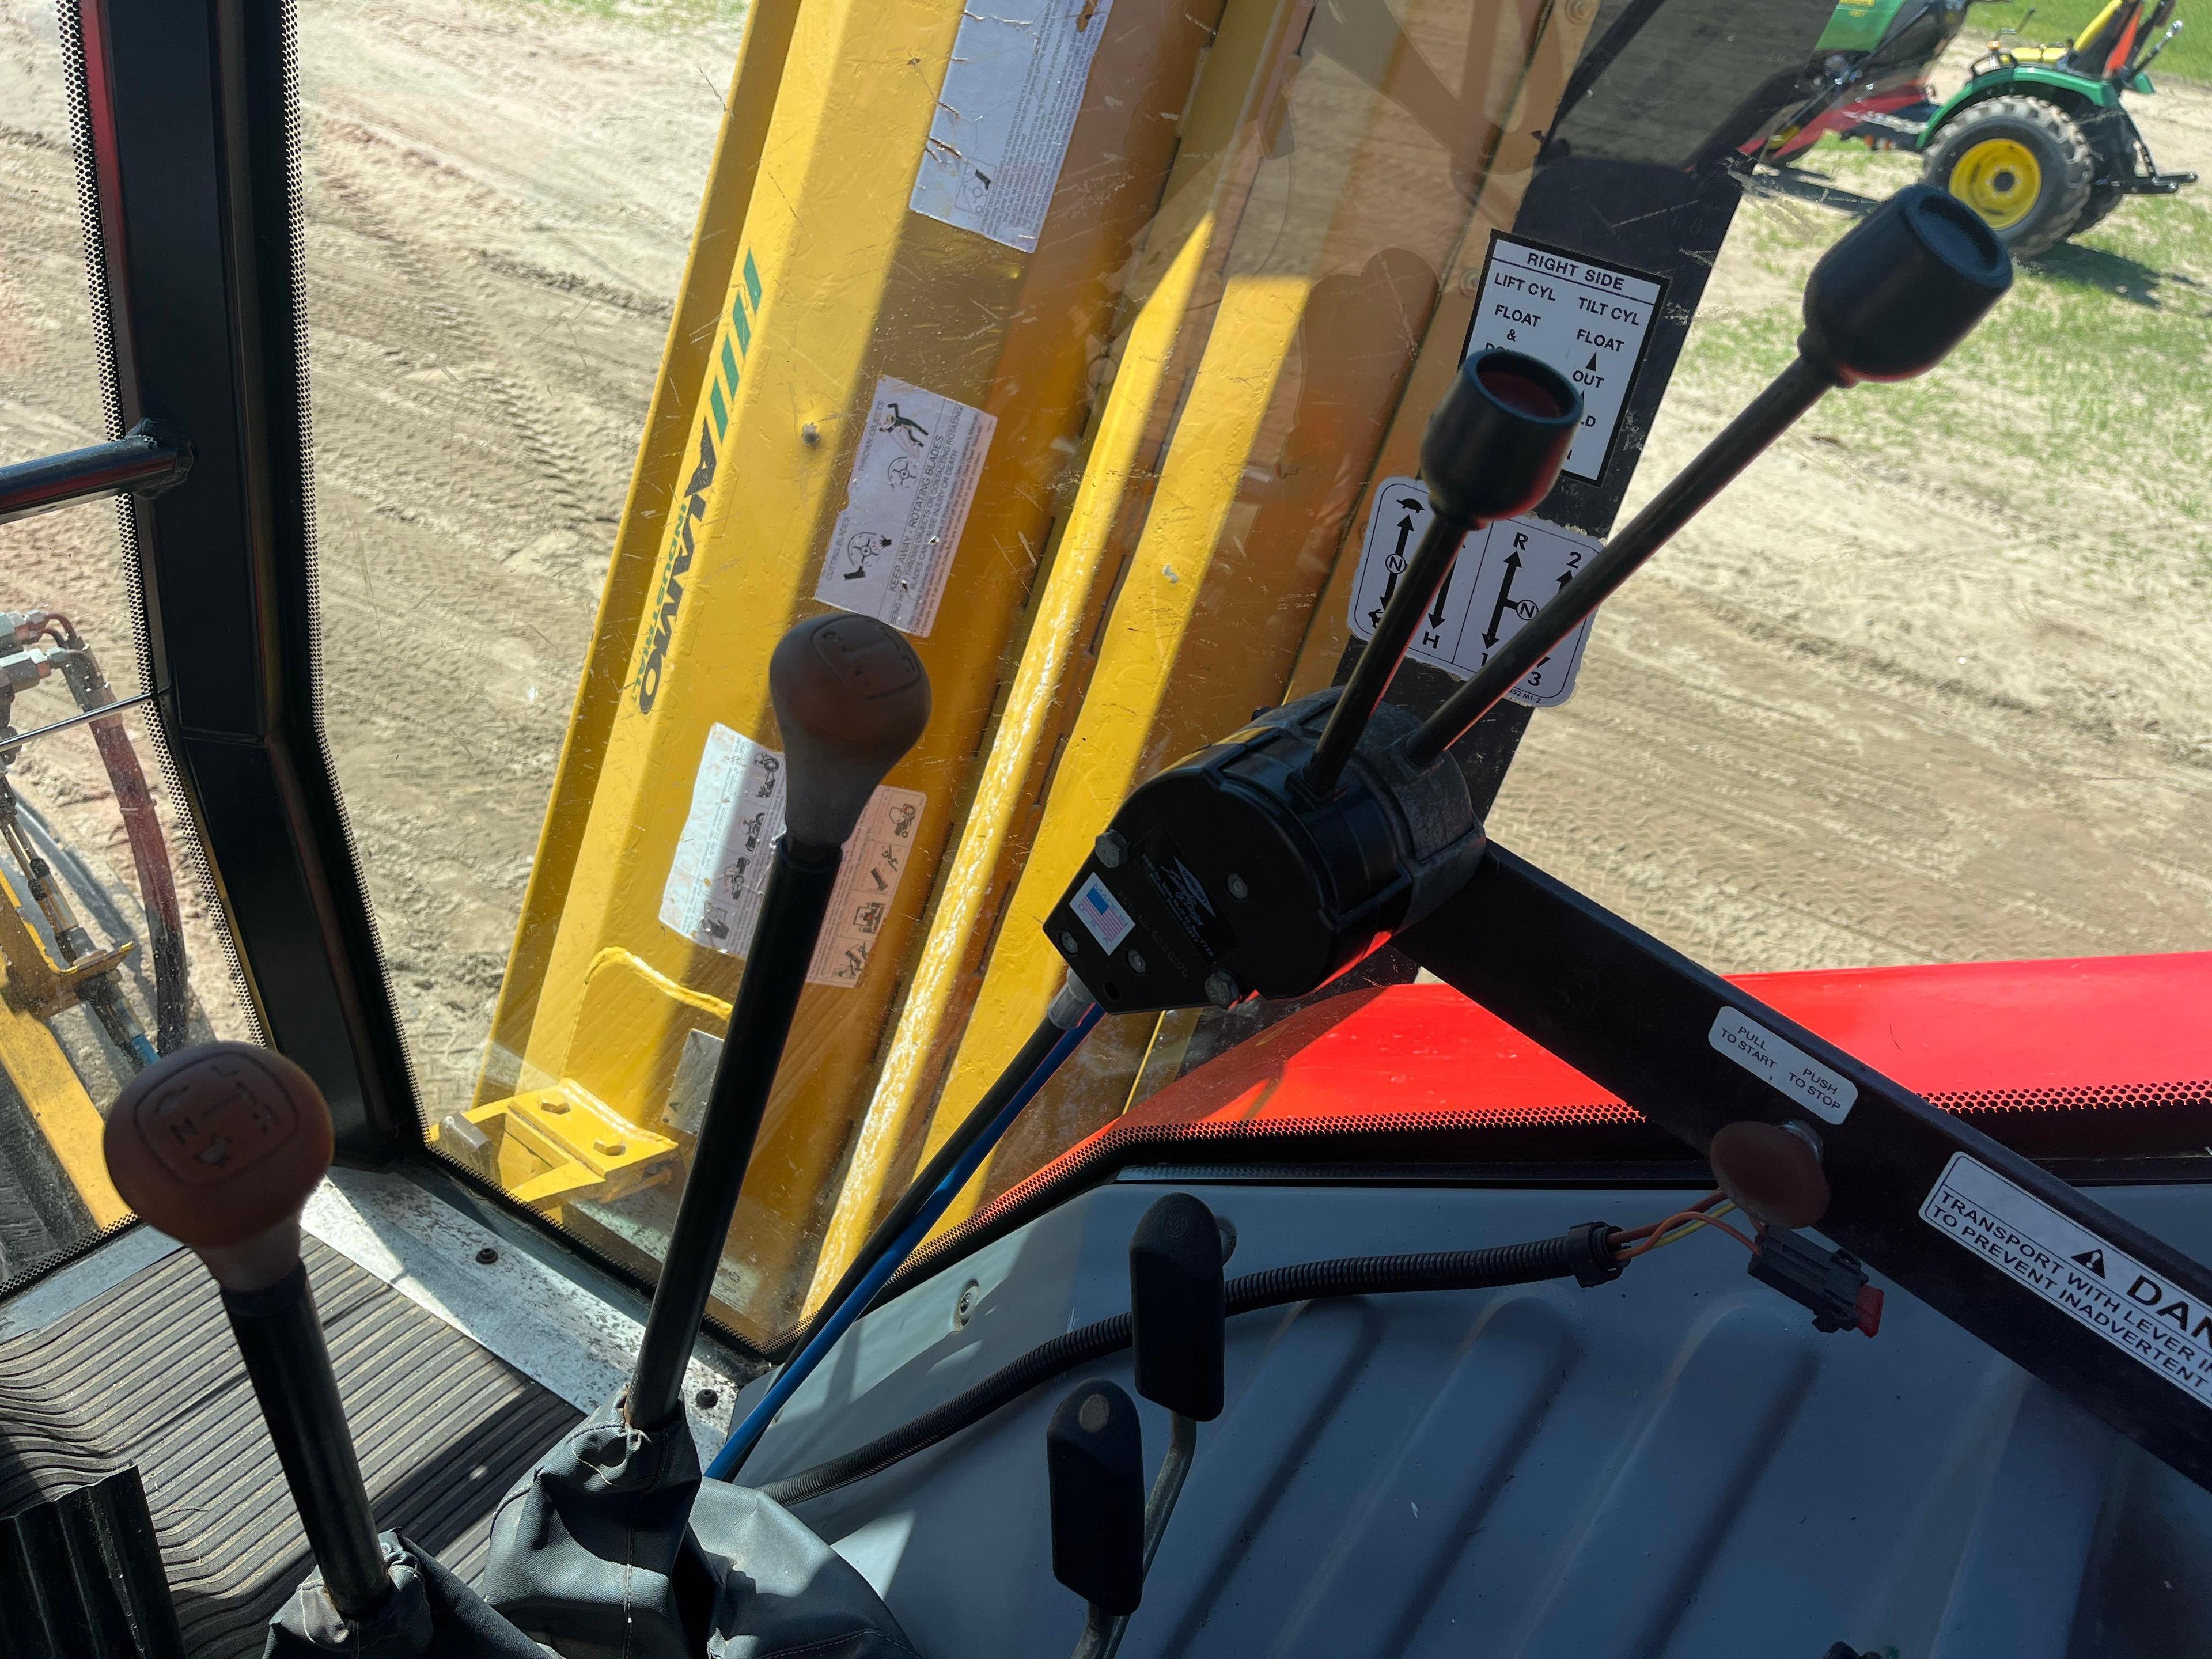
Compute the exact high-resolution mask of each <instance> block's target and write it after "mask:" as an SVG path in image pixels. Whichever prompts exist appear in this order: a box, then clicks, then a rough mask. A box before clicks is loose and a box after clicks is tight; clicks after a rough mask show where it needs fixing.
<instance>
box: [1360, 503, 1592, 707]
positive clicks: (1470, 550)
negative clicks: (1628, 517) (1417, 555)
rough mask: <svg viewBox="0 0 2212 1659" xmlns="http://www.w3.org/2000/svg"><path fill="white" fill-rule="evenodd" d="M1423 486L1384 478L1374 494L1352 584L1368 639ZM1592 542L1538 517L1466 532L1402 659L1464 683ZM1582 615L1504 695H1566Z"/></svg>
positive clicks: (1416, 535) (1405, 552)
mask: <svg viewBox="0 0 2212 1659" xmlns="http://www.w3.org/2000/svg"><path fill="white" fill-rule="evenodd" d="M1430 512H1431V508H1430V507H1429V492H1428V488H1427V486H1425V484H1423V483H1421V482H1420V480H1419V479H1418V478H1403V477H1399V478H1385V479H1383V482H1382V483H1381V484H1380V485H1378V486H1377V487H1376V491H1375V505H1374V507H1373V508H1372V510H1371V511H1370V513H1368V517H1367V538H1366V539H1365V540H1364V542H1362V543H1361V544H1360V548H1359V570H1358V574H1357V575H1356V576H1355V577H1354V578H1353V580H1352V618H1351V621H1352V632H1353V633H1354V634H1355V635H1358V637H1360V638H1361V639H1363V640H1364V639H1369V638H1371V637H1373V635H1374V633H1375V630H1376V628H1377V627H1378V626H1380V625H1381V623H1382V621H1383V606H1385V605H1389V603H1390V601H1391V599H1394V598H1395V596H1396V594H1397V592H1398V579H1399V577H1401V575H1403V574H1405V570H1406V567H1407V564H1409V563H1410V562H1412V560H1413V550H1414V549H1415V548H1416V547H1418V546H1419V544H1420V540H1421V532H1423V531H1424V530H1425V529H1427V528H1428V524H1429V515H1430ZM1598 547H1599V544H1598V543H1597V542H1596V541H1595V540H1593V539H1592V538H1589V537H1588V536H1582V535H1577V534H1576V533H1575V532H1573V531H1571V530H1562V529H1561V528H1559V526H1557V525H1553V524H1546V523H1545V522H1544V521H1543V520H1541V519H1530V518H1520V519H1507V520H1500V521H1499V522H1498V523H1496V524H1492V525H1486V526H1484V527H1483V528H1482V529H1480V530H1474V531H1470V532H1468V536H1467V538H1466V539H1465V540H1464V541H1462V543H1461V544H1460V547H1459V555H1458V556H1457V558H1456V559H1455V561H1454V562H1453V565H1452V568H1451V574H1449V575H1448V576H1446V577H1445V578H1444V585H1443V591H1442V592H1439V593H1437V595H1436V597H1435V598H1434V599H1432V600H1431V602H1430V604H1429V608H1428V609H1427V610H1426V611H1424V612H1423V613H1422V615H1421V625H1420V626H1419V628H1418V629H1415V630H1414V633H1413V641H1412V642H1411V643H1410V644H1408V645H1407V647H1406V654H1407V656H1409V657H1412V658H1413V659H1415V660H1416V661H1419V662H1425V663H1429V664H1431V665H1434V666H1436V667H1437V668H1441V669H1443V671H1445V672H1446V673H1448V674H1450V675H1452V676H1453V677H1454V678H1458V679H1466V678H1468V677H1469V676H1470V675H1472V674H1473V673H1474V671H1476V670H1477V669H1479V668H1480V667H1481V666H1482V665H1483V664H1485V663H1486V662H1488V661H1489V660H1490V653H1492V652H1493V651H1495V650H1496V649H1498V647H1499V646H1501V645H1503V644H1504V642H1505V641H1508V640H1510V639H1511V638H1512V637H1513V636H1514V635H1516V634H1517V633H1519V632H1520V631H1521V628H1522V624H1523V623H1526V622H1528V620H1529V619H1530V618H1531V617H1534V616H1535V614H1536V613H1537V612H1538V611H1541V609H1543V606H1544V602H1545V601H1546V600H1547V599H1551V598H1553V596H1555V595H1556V594H1558V593H1559V592H1561V591H1562V590H1563V589H1565V586H1567V584H1568V583H1569V582H1571V581H1572V580H1574V579H1575V575H1576V574H1577V572H1578V571H1580V570H1581V569H1582V568H1583V564H1584V562H1586V561H1588V560H1589V557H1590V556H1592V555H1593V554H1595V552H1596V551H1597V550H1598ZM1596 620H1597V618H1596V617H1594V616H1591V617H1583V619H1582V621H1581V622H1580V623H1577V624H1576V626H1575V629H1574V631H1573V632H1571V634H1569V635H1567V637H1566V638H1565V639H1564V640H1561V641H1559V644H1558V645H1557V646H1556V647H1553V651H1552V653H1551V655H1549V656H1547V657H1545V658H1543V659H1541V660H1539V661H1538V663H1537V664H1536V665H1535V666H1534V668H1532V669H1530V670H1529V671H1528V673H1527V674H1526V675H1524V676H1523V677H1522V680H1521V683H1520V684H1517V685H1516V686H1515V687H1514V688H1513V689H1512V690H1510V691H1508V692H1507V693H1506V694H1505V695H1506V696H1509V697H1510V698H1511V699H1512V700H1513V701H1514V702H1522V703H1527V704H1528V705H1529V707H1531V708H1557V707H1558V706H1559V704H1561V703H1563V702H1565V701H1566V700H1567V698H1568V697H1569V696H1571V695H1572V694H1573V692H1574V689H1575V674H1576V671H1577V670H1578V669H1579V668H1580V667H1581V666H1582V660H1583V647H1584V646H1586V645H1588V644H1589V634H1590V624H1591V623H1594V622H1595V621H1596Z"/></svg>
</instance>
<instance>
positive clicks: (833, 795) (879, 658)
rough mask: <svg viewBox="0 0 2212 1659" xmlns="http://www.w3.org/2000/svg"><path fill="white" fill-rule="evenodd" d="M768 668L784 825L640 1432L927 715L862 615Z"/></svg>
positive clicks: (815, 626) (683, 1342)
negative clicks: (845, 884) (868, 820)
mask: <svg viewBox="0 0 2212 1659" xmlns="http://www.w3.org/2000/svg"><path fill="white" fill-rule="evenodd" d="M768 676H769V697H770V699H771V700H772V701H773V702H775V718H776V725H777V726H778V727H779V728H780V729H781V732H782V735H783V745H784V764H785V767H786V769H787V770H786V772H785V779H784V833H783V836H782V839H781V840H780V841H778V842H776V846H775V860H774V862H773V864H772V865H771V866H770V868H769V878H768V888H767V890H766V892H765V893H764V894H763V896H762V899H761V909H760V921H759V925H758V927H757V928H756V930H755V932H754V934H753V941H752V947H751V949H750V951H747V952H746V955H745V971H744V979H743V980H742V981H739V983H738V998H737V1004H736V1006H735V1007H733V1008H732V1010H731V1012H730V1026H729V1035H728V1037H727V1039H726V1041H725V1042H723V1044H722V1057H721V1060H720V1064H718V1065H717V1066H715V1068H714V1085H713V1088H712V1090H711V1091H710V1092H709V1093H708V1097H707V1109H706V1114H705V1116H704V1118H703V1119H702V1122H701V1125H700V1129H699V1139H698V1144H697V1146H696V1148H695V1149H694V1151H693V1153H692V1158H691V1172H690V1176H689V1177H688V1178H687V1179H686V1180H685V1182H684V1195H683V1197H682V1199H681V1200H679V1201H678V1207H677V1212H676V1225H675V1228H674V1230H673V1231H672V1232H671V1235H670V1237H669V1241H668V1256H667V1260H666V1261H665V1262H664V1263H663V1264H662V1267H661V1270H660V1282H659V1285H656V1286H655V1287H654V1290H653V1310H652V1312H651V1313H650V1314H649V1315H648V1316H647V1319H646V1325H645V1337H644V1340H642V1341H641V1343H640V1344H639V1346H638V1354H637V1364H636V1366H635V1369H634V1370H632V1372H631V1375H630V1384H629V1397H628V1404H627V1406H626V1407H625V1411H624V1414H625V1417H626V1419H627V1420H628V1422H629V1425H631V1426H632V1427H634V1428H638V1429H645V1430H653V1429H658V1428H660V1427H661V1426H663V1425H665V1424H668V1423H670V1422H672V1421H673V1420H674V1419H676V1418H677V1417H678V1414H679V1413H681V1412H682V1410H683V1402H684V1369H685V1367H686V1366H687V1365H689V1364H690V1358H691V1347H692V1344H693V1342H694V1340H696V1337H697V1335H698V1333H699V1325H700V1322H701V1321H702V1319H704V1318H705V1317H706V1313H707V1297H708V1292H709V1291H710V1290H711V1289H712V1288H713V1285H714V1267H715V1264H716V1263H717V1262H719V1261H720V1260H721V1255H722V1247H723V1245H724V1244H725V1243H726V1242H727V1240H728V1238H729V1234H730V1224H731V1221H732V1218H734V1217H735V1216H736V1214H737V1208H738V1190H739V1188H741V1187H742V1186H743V1185H744V1174H745V1165H746V1164H748V1163H749V1162H750V1160H751V1158H752V1152H753V1142H754V1140H755V1139H757V1137H758V1135H759V1133H760V1126H761V1115H762V1113H763V1111H764V1110H765V1109H766V1108H767V1106H768V1097H769V1089H770V1088H771V1086H772V1085H774V1084H775V1070H776V1065H777V1063H778V1061H780V1060H781V1059H782V1057H783V1045H784V1040H785V1039H786V1037H787V1036H789V1035H790V1031H791V1022H792V1017H793V1015H794V1014H795V1013H796V1012H798V1008H799V993H800V991H801V990H802V989H804V988H805V983H806V965H807V963H808V961H809V960H810V959H811V957H813V954H814V945H815V938H816V935H817V934H818V933H820V932H821V930H822V918H823V915H824V914H825V913H826V912H827V911H828V909H829V896H830V894H831V892H832V891H833V890H834V889H835V888H836V884H837V869H838V865H839V863H840V862H841V860H842V848H843V846H844V844H845V842H846V841H847V840H848V838H849V837H850V836H852V833H853V830H854V826H856V825H857V824H858V823H860V814H861V813H862V812H863V811H866V807H867V805H868V797H869V796H870V795H871V794H872V793H873V792H874V790H875V787H876V786H877V785H878V784H879V783H881V782H882V781H883V780H884V774H885V773H887V772H889V771H890V769H891V768H892V767H893V766H894V765H896V763H898V761H899V759H900V758H901V757H902V756H903V755H905V753H906V752H907V750H909V749H911V748H913V747H914V744H915V740H916V739H917V738H920V737H921V732H922V728H923V727H924V726H927V724H928V723H929V676H928V675H927V673H925V672H924V671H923V670H922V666H921V659H919V658H917V657H916V656H915V654H914V651H913V649H912V647H909V646H908V644H907V642H906V641H905V640H903V639H902V638H901V637H900V636H899V635H898V633H897V631H896V629H890V628H888V627H886V626H884V624H883V623H879V622H878V621H876V620H875V619H874V618H873V617H856V616H852V615H848V614H847V613H844V612H842V611H840V612H836V613H834V614H832V615H829V616H826V617H814V618H812V619H811V620H809V621H806V622H803V623H799V625H798V626H797V627H796V628H793V629H791V631H790V632H789V633H787V634H786V635H784V636H783V638H782V639H781V641H779V642H778V643H777V645H776V647H775V654H774V655H773V656H772V657H771V658H770V659H769V670H768Z"/></svg>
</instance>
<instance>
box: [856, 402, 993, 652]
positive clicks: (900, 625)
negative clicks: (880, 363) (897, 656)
mask: <svg viewBox="0 0 2212 1659" xmlns="http://www.w3.org/2000/svg"><path fill="white" fill-rule="evenodd" d="M998 424H999V422H998V421H997V419H996V418H995V417H994V416H989V415H986V414H985V413H984V412H983V411H982V410H980V409H970V408H969V406H968V405H967V404H963V403H956V402H954V401H953V400H952V399H951V398H940V397H939V396H938V395H937V393H935V392H924V391H923V390H922V389H921V387H920V386H909V385H908V383H907V382H906V381H904V380H893V379H891V378H890V376H889V375H888V374H887V375H885V376H884V378H883V379H882V380H878V381H877V382H876V395H875V400H874V401H873V402H872V404H869V406H868V429H867V430H866V431H865V432H863V433H862V434H861V435H860V451H859V453H857V454H855V455H854V458H853V476H852V478H851V480H850V481H849V482H848V484H847V485H846V489H845V510H844V511H843V512H842V513H839V514H838V515H837V527H836V529H835V530H833V531H831V532H829V553H828V554H827V555H826V556H824V557H823V561H822V574H821V577H820V579H819V580H817V581H816V582H815V584H814V597H815V598H816V599H819V600H821V601H822V602H823V604H824V605H836V607H837V608H838V609H839V610H841V611H859V612H860V614H861V615H862V616H864V617H874V618H875V619H876V620H877V621H878V622H884V623H890V625H891V626H892V627H893V628H896V629H898V630H899V631H900V632H901V633H902V634H911V635H915V638H917V639H919V638H921V637H922V636H924V635H927V633H928V632H929V630H930V628H931V626H932V625H933V623H935V622H936V621H937V602H938V600H939V599H942V598H943V597H944V594H945V575H946V573H948V572H949V571H950V570H951V568H952V552H953V550H954V549H955V548H956V547H957V546H958V545H959V544H960V532H961V530H962V529H963V527H964V526H966V525H967V522H968V507H969V503H970V502H971V501H974V500H975V480H976V479H977V478H978V477H981V475H982V471H983V454H984V452H985V451H986V450H987V449H989V448H990V447H991V434H992V433H993V432H994V430H996V429H997V428H998Z"/></svg>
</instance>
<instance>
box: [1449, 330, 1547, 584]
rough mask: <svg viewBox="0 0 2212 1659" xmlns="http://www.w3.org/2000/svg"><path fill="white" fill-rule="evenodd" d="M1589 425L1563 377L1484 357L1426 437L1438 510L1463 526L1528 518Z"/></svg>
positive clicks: (1455, 388)
mask: <svg viewBox="0 0 2212 1659" xmlns="http://www.w3.org/2000/svg"><path fill="white" fill-rule="evenodd" d="M1582 424H1583V394H1582V393H1581V392H1577V391H1576V390H1575V388H1574V386H1573V385H1572V384H1571V382H1570V381H1569V380H1567V379H1566V377H1565V376H1564V375H1563V374H1560V373H1559V370H1557V369H1555V368H1552V367H1550V366H1549V365H1548V364H1546V363H1540V362H1537V361H1536V360H1535V359H1534V357H1527V356H1522V354H1521V353H1519V352H1517V351H1500V350H1491V351H1478V352H1477V353H1475V354H1474V356H1472V357H1469V358H1468V360H1467V361H1466V362H1463V363H1462V364H1461V365H1460V366H1459V373H1458V374H1455V375H1454V376H1453V377H1452V384H1451V389H1450V390H1449V392H1445V393H1444V397H1443V402H1442V403H1440V404H1437V408H1436V412H1435V413H1434V414H1432V415H1431V416H1429V424H1428V427H1427V429H1426V430H1425V431H1424V432H1423V433H1422V435H1421V482H1422V483H1425V484H1426V485H1427V486H1428V489H1429V504H1430V506H1431V507H1433V508H1434V509H1435V510H1436V513H1437V516H1438V517H1439V518H1443V519H1449V520H1456V521H1457V522H1458V523H1460V524H1462V525H1475V524H1488V523H1490V522H1491V521H1492V520H1497V519H1510V518H1515V517H1517V516H1518V515H1519V514H1521V513H1526V512H1528V510H1529V509H1530V508H1531V507H1534V506H1535V505H1536V503H1537V502H1539V501H1542V500H1543V499H1544V497H1545V496H1547V495H1550V494H1551V493H1552V486H1553V483H1556V482H1558V480H1559V469H1560V468H1561V467H1562V466H1564V465H1566V459H1567V451H1568V450H1569V449H1570V448H1571V447H1573V445H1574V441H1575V434H1576V433H1577V432H1578V431H1580V430H1581V429H1582ZM1424 603H1426V601H1425V600H1424Z"/></svg>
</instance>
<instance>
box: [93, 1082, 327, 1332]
mask: <svg viewBox="0 0 2212 1659" xmlns="http://www.w3.org/2000/svg"><path fill="white" fill-rule="evenodd" d="M105 1144H106V1154H107V1174H108V1178H109V1179H110V1180H111V1181H112V1182H114V1183H115V1190H116V1191H117V1192H118V1193H119V1194H122V1196H123V1201H124V1202H125V1203H126V1204H128V1205H129V1206H131V1208H132V1209H133V1210H135V1211H137V1212H138V1214H139V1216H140V1217H141V1218H143V1219H144V1220H146V1221H148V1222H149V1223H151V1224H152V1225H154V1226H155V1227H158V1228H160V1229H161V1231H163V1232H165V1233H167V1234H168V1235H169V1237H172V1238H173V1239H175V1240H177V1241H178V1243H181V1244H185V1245H187V1246H189V1247H190V1248H191V1249H193V1250H195V1251H197V1253H198V1254H199V1255H200V1256H201V1257H202V1258H203V1259H204V1261H206V1262H207V1264H208V1266H209V1268H210V1270H211V1271H212V1272H213V1273H215V1276H216V1279H219V1280H221V1281H222V1284H223V1285H225V1287H226V1288H228V1289H231V1290H252V1289H258V1288H261V1287H262V1286H263V1285H268V1284H273V1283H274V1282H276V1279H281V1278H282V1277H283V1275H284V1273H287V1272H289V1270H290V1267H291V1264H292V1261H295V1260H296V1259H297V1257H298V1254H299V1244H298V1238H299V1234H298V1223H299V1216H300V1209H301V1206H302V1205H304V1204H305V1203H306V1202H307V1195H308V1194H310V1193H312V1192H313V1191H314V1189H315V1184H316V1183H317V1182H319V1181H320V1180H321V1179H322V1178H323V1175H324V1172H325V1170H328V1169H329V1168H330V1166H331V1113H330V1108H329V1107H328V1106H326V1105H325V1103H324V1102H323V1096H322V1091H320V1090H319V1089H318V1088H316V1087H315V1083H314V1079H312V1078H310V1077H309V1076H308V1075H307V1073H305V1072H303V1071H301V1069H300V1068H299V1067H298V1066H295V1065H294V1064H293V1063H292V1062H291V1061H290V1060H287V1059H285V1058H284V1056H283V1055H282V1054H272V1053H270V1051H269V1050H268V1049H266V1048H254V1047H253V1046H252V1045H251V1044H249V1043H244V1042H205V1043H201V1044H198V1045H197V1046H195V1047H193V1048H183V1049H179V1051H178V1052H177V1053H175V1054H171V1055H169V1056H168V1057H167V1059H166V1060H157V1061H155V1063H154V1064H153V1065H151V1066H148V1067H147V1068H146V1069H145V1070H144V1071H143V1072H141V1073H139V1074H138V1075H137V1077H135V1078H133V1079H131V1081H130V1082H129V1083H128V1084H126V1085H125V1086H124V1090H123V1092H122V1094H121V1096H120V1097H118V1099H117V1101H116V1103H115V1109H114V1110H113V1111H112V1112H111V1113H109V1114H108V1118H107V1129H106V1143H105Z"/></svg>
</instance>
